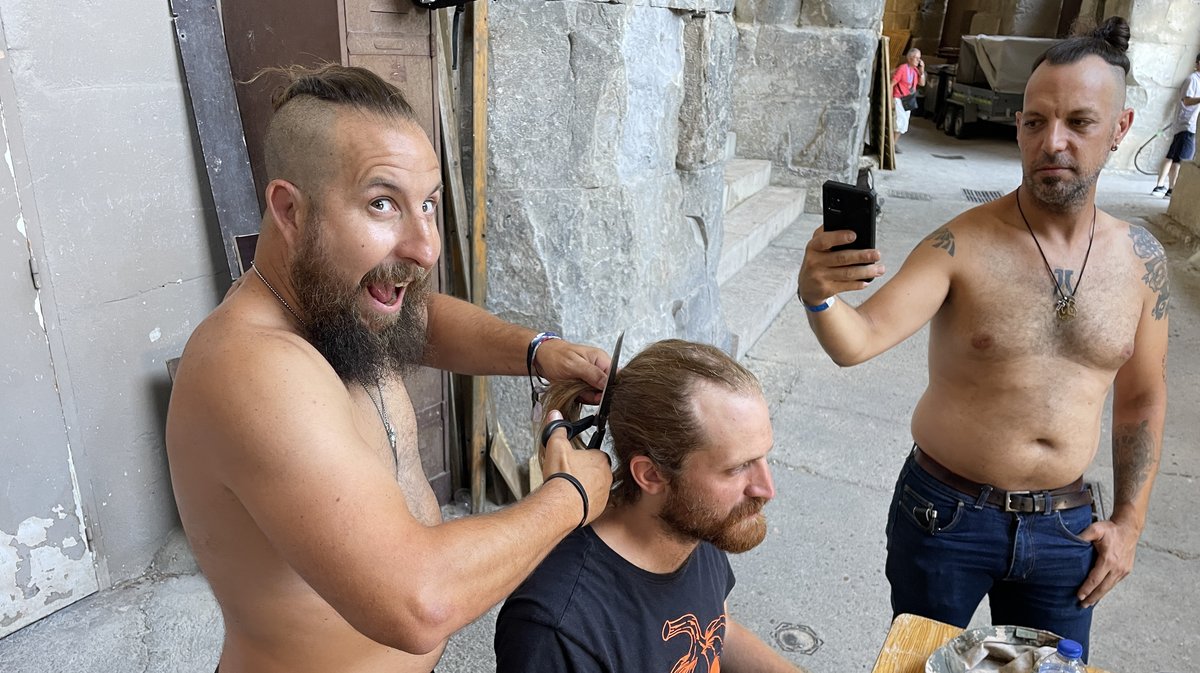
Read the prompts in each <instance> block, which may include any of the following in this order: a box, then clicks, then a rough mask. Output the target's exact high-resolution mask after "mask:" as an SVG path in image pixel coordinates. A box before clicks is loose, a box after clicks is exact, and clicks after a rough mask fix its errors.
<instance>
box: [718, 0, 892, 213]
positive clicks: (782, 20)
mask: <svg viewBox="0 0 1200 673" xmlns="http://www.w3.org/2000/svg"><path fill="white" fill-rule="evenodd" d="M883 4H884V3H883V0H843V1H839V0H825V1H822V2H818V1H815V0H807V1H806V2H803V3H802V2H800V0H739V2H738V5H737V10H736V12H735V17H736V20H737V24H738V35H739V42H738V51H737V74H736V76H735V79H734V92H733V128H734V131H735V132H736V133H737V154H738V156H740V157H744V158H747V159H769V160H770V161H771V162H772V164H773V167H774V174H773V176H772V181H773V182H775V183H777V184H784V185H790V186H808V187H810V188H811V187H816V186H818V185H820V184H821V183H822V182H824V181H825V180H828V179H831V178H832V179H840V180H846V181H853V177H854V175H855V173H856V171H857V167H858V161H859V155H861V154H862V146H863V142H862V139H863V133H864V130H865V127H866V123H867V119H868V115H867V113H868V96H869V94H870V90H871V76H872V70H873V62H874V58H875V51H876V48H877V45H878V40H879V31H880V26H881V21H880V19H881V17H882V15H883ZM818 191H819V190H816V189H810V191H809V197H810V201H809V202H810V205H811V204H813V203H814V197H815V195H816V193H817V192H818Z"/></svg>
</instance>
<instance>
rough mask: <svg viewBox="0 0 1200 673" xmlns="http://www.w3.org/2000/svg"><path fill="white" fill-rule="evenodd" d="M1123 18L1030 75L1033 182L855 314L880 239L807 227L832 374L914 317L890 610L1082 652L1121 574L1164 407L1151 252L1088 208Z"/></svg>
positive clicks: (1124, 116)
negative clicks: (921, 383) (983, 608)
mask: <svg viewBox="0 0 1200 673" xmlns="http://www.w3.org/2000/svg"><path fill="white" fill-rule="evenodd" d="M1128 41H1129V26H1128V24H1126V23H1125V22H1124V20H1122V19H1119V18H1112V19H1109V20H1107V21H1106V22H1105V23H1104V24H1103V25H1102V26H1101V27H1100V28H1099V29H1097V30H1096V31H1094V32H1093V33H1091V34H1089V35H1085V36H1080V37H1074V38H1071V39H1068V40H1065V41H1063V42H1061V43H1058V44H1056V45H1055V46H1053V47H1051V48H1050V49H1049V50H1047V51H1046V53H1045V55H1044V56H1043V57H1042V58H1041V59H1039V60H1038V62H1037V64H1036V65H1035V66H1034V69H1033V73H1032V75H1031V76H1030V78H1029V82H1028V84H1027V85H1026V88H1025V99H1024V101H1025V102H1024V109H1023V110H1022V111H1021V112H1019V113H1018V115H1017V124H1018V126H1017V144H1018V146H1019V147H1020V151H1021V166H1022V172H1023V178H1022V180H1021V184H1020V186H1019V187H1018V188H1017V189H1016V190H1015V191H1013V192H1012V193H1010V194H1008V195H1007V196H1004V197H1002V198H1000V199H997V200H995V201H992V202H990V203H987V204H984V205H982V206H979V207H977V208H973V209H971V210H969V211H967V212H965V213H963V214H962V215H960V216H959V217H957V218H955V219H953V220H951V221H950V222H949V223H948V224H946V225H945V226H943V227H941V228H940V229H938V230H936V231H934V232H933V233H932V234H930V235H929V237H928V238H926V239H925V240H924V241H923V242H921V243H920V244H918V245H917V247H916V248H915V249H914V250H913V251H912V253H911V254H910V255H909V257H908V259H907V260H906V261H905V263H904V265H903V266H902V267H901V268H900V270H899V272H897V273H896V275H895V277H894V278H893V279H892V280H891V281H890V282H888V283H886V284H884V285H883V286H882V287H880V288H879V289H878V291H877V292H876V293H875V294H874V295H872V296H871V297H869V298H868V299H867V300H866V301H864V302H863V303H862V304H861V305H859V306H857V307H854V306H851V305H850V304H849V303H848V302H845V301H839V298H838V297H837V295H838V293H841V292H847V291H851V290H860V289H863V288H864V287H866V279H870V278H875V277H878V276H881V275H882V274H883V272H884V268H883V265H882V264H881V263H880V253H879V251H878V250H866V251H856V250H841V251H833V250H831V248H833V247H834V246H837V245H840V244H844V243H847V242H849V241H851V240H853V234H851V233H849V232H842V231H830V232H825V231H823V230H821V229H818V230H817V231H816V232H815V233H814V234H813V238H812V240H811V241H810V242H809V244H808V247H807V249H806V251H805V256H804V262H803V265H802V266H801V269H800V274H799V296H800V300H801V301H802V302H803V303H804V305H805V307H806V308H807V309H808V311H809V313H808V316H809V324H810V326H811V327H812V329H813V331H814V332H815V333H816V336H817V339H818V340H819V341H820V343H821V345H822V347H823V348H824V349H825V350H826V352H827V353H828V354H829V355H830V357H831V358H832V359H833V360H834V361H835V362H837V363H838V364H840V365H842V366H851V365H855V364H858V363H860V362H863V361H865V360H868V359H870V358H872V357H875V356H876V355H878V354H880V353H882V352H884V351H886V350H888V349H890V348H891V347H892V346H895V345H896V344H897V343H899V342H901V341H903V340H904V339H907V338H908V337H909V336H911V335H912V334H913V333H914V332H916V331H917V330H918V329H920V328H921V326H922V325H924V324H925V323H926V322H929V323H930V331H929V384H928V387H927V388H926V390H925V393H924V395H923V396H922V397H921V399H920V401H919V402H918V403H917V407H916V410H915V411H914V412H913V418H912V434H913V439H914V440H915V444H914V446H913V448H912V452H911V454H910V455H909V458H908V460H907V461H906V462H905V464H904V467H903V468H902V469H901V472H900V476H899V480H898V482H897V485H896V490H895V493H894V496H893V500H892V507H891V511H890V513H889V516H888V525H887V538H888V556H887V577H888V580H889V581H890V582H891V587H892V609H893V611H894V612H895V613H897V614H898V613H901V612H908V613H916V614H920V615H924V616H926V617H930V618H933V619H937V620H940V621H943V622H948V623H951V624H956V625H958V626H966V625H967V623H968V621H969V620H970V619H971V616H972V613H973V612H974V611H975V609H976V607H977V606H978V605H979V603H980V601H981V600H982V598H983V596H985V595H987V596H989V599H990V605H991V611H992V623H995V624H1017V625H1025V626H1031V627H1036V628H1042V629H1048V630H1050V631H1054V632H1056V633H1057V634H1059V635H1061V636H1063V637H1066V638H1071V639H1073V640H1077V641H1079V642H1081V643H1083V644H1084V646H1085V648H1086V646H1087V642H1088V635H1089V631H1090V626H1091V619H1092V608H1093V607H1094V606H1095V605H1096V603H1097V602H1098V601H1100V600H1101V598H1102V597H1104V596H1105V595H1106V594H1107V593H1108V592H1109V591H1110V590H1112V588H1113V587H1114V586H1115V585H1116V584H1117V582H1119V581H1120V580H1121V579H1122V578H1124V577H1125V576H1126V575H1127V574H1128V573H1129V572H1130V570H1131V569H1132V567H1133V560H1134V554H1135V552H1136V548H1137V541H1138V537H1139V536H1140V535H1141V532H1142V528H1143V527H1144V526H1145V523H1146V512H1147V509H1148V507H1149V503H1150V489H1151V486H1152V484H1153V482H1154V476H1155V474H1156V472H1157V469H1158V460H1159V454H1160V450H1161V442H1162V430H1163V418H1164V415H1165V413H1166V397H1167V395H1166V354H1167V307H1168V299H1169V297H1170V289H1169V285H1168V281H1167V259H1166V255H1165V253H1164V251H1163V248H1162V246H1161V245H1160V244H1159V243H1158V241H1157V240H1155V238H1154V237H1153V236H1151V235H1150V233H1149V232H1147V231H1146V230H1145V229H1143V228H1142V227H1140V226H1137V225H1133V224H1130V223H1128V222H1122V221H1120V220H1118V219H1117V218H1115V217H1113V216H1111V215H1109V214H1108V213H1105V212H1102V211H1100V210H1099V209H1097V208H1096V180H1097V178H1098V176H1099V174H1100V170H1101V168H1102V167H1103V166H1104V163H1105V161H1106V159H1107V156H1108V155H1109V154H1110V153H1111V152H1115V151H1116V150H1117V147H1118V145H1119V144H1120V142H1121V140H1122V139H1124V138H1125V134H1126V133H1127V132H1128V131H1129V127H1130V125H1131V124H1132V123H1133V111H1132V110H1130V109H1127V108H1126V107H1125V76H1126V74H1127V73H1128V71H1129V60H1128V58H1127V56H1126V54H1125V51H1126V48H1127V46H1128ZM1110 390H1111V391H1112V394H1113V402H1112V455H1113V481H1114V490H1115V499H1114V500H1115V502H1114V506H1113V510H1112V516H1111V518H1110V519H1109V520H1108V521H1096V522H1093V520H1092V513H1093V507H1092V502H1093V501H1092V495H1091V493H1090V492H1089V491H1088V490H1087V489H1086V488H1085V486H1084V484H1083V480H1082V475H1083V474H1084V471H1085V470H1086V469H1087V467H1088V465H1090V464H1091V462H1092V459H1093V458H1094V457H1095V455H1096V451H1097V445H1098V442H1099V438H1100V434H1101V417H1102V415H1103V412H1104V406H1105V397H1106V396H1107V394H1108V392H1109V391H1110Z"/></svg>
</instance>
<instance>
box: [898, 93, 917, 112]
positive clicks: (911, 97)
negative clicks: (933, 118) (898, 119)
mask: <svg viewBox="0 0 1200 673" xmlns="http://www.w3.org/2000/svg"><path fill="white" fill-rule="evenodd" d="M900 104H901V105H903V106H904V109H905V110H908V111H910V112H911V111H913V110H916V109H917V108H918V107H920V106H919V105H917V93H916V92H915V91H914V92H913V93H910V94H908V95H907V96H905V97H903V98H901V99H900Z"/></svg>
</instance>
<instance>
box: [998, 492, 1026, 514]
mask: <svg viewBox="0 0 1200 673" xmlns="http://www.w3.org/2000/svg"><path fill="white" fill-rule="evenodd" d="M1014 496H1026V497H1032V496H1033V491H1005V492H1004V511H1005V512H1019V513H1022V514H1023V513H1025V512H1024V510H1020V509H1017V508H1016V507H1014V506H1013V497H1014Z"/></svg>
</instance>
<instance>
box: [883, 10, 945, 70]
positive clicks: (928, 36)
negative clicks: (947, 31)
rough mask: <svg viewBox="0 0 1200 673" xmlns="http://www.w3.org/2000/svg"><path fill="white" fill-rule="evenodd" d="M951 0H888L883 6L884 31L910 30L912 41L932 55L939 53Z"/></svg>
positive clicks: (927, 55)
mask: <svg viewBox="0 0 1200 673" xmlns="http://www.w3.org/2000/svg"><path fill="white" fill-rule="evenodd" d="M946 3H947V0H887V2H886V4H885V5H884V9H883V30H884V32H889V33H891V32H896V31H907V32H908V34H909V35H910V36H911V38H912V45H911V46H913V47H916V48H917V49H920V50H921V52H922V55H923V56H924V57H925V58H926V61H927V62H928V59H929V58H930V57H932V56H933V55H934V54H936V53H937V49H938V45H939V44H941V39H942V24H943V23H944V22H945V20H946Z"/></svg>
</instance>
